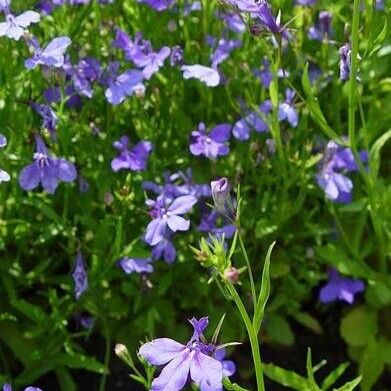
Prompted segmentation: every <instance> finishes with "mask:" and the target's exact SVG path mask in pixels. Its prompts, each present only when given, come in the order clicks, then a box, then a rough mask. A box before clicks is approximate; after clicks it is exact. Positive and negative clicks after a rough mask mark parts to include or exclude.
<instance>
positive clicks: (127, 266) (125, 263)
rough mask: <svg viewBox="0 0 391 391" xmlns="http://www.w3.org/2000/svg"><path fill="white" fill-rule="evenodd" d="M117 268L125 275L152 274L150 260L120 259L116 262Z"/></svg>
mask: <svg viewBox="0 0 391 391" xmlns="http://www.w3.org/2000/svg"><path fill="white" fill-rule="evenodd" d="M118 264H119V266H120V267H121V268H122V270H123V271H124V272H125V273H126V274H131V273H152V272H153V266H152V259H151V258H128V257H125V258H122V259H120V260H119V261H118Z"/></svg>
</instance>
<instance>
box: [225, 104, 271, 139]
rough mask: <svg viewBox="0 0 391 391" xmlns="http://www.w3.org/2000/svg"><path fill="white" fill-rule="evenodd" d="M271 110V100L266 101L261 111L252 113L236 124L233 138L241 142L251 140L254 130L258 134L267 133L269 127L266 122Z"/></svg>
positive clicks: (260, 108) (233, 129)
mask: <svg viewBox="0 0 391 391" xmlns="http://www.w3.org/2000/svg"><path fill="white" fill-rule="evenodd" d="M271 110H272V104H271V102H270V101H269V100H266V101H265V102H263V103H262V104H261V105H260V106H259V111H251V112H250V113H248V114H247V115H246V116H245V117H243V118H241V119H240V120H238V121H237V122H236V123H235V124H234V126H233V128H232V134H233V136H234V137H235V138H236V139H238V140H240V141H245V140H248V139H249V138H250V133H251V131H252V130H255V131H256V132H258V133H262V132H267V131H268V130H269V125H268V123H267V122H266V116H267V115H268V114H269V113H270V112H271Z"/></svg>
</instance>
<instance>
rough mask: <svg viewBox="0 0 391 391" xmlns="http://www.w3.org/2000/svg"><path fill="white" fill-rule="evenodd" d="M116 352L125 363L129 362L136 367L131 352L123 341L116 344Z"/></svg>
mask: <svg viewBox="0 0 391 391" xmlns="http://www.w3.org/2000/svg"><path fill="white" fill-rule="evenodd" d="M114 352H115V354H116V355H117V356H118V357H119V358H120V359H121V360H122V361H123V362H124V363H126V364H128V365H129V366H130V367H132V368H133V367H134V363H133V360H132V357H131V355H130V354H129V350H128V348H127V347H126V346H125V345H123V344H122V343H117V344H116V345H115V348H114Z"/></svg>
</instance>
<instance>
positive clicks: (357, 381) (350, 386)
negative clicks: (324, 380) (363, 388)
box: [334, 376, 361, 391]
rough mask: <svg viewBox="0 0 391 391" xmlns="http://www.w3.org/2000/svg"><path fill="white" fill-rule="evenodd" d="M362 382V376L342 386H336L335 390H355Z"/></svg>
mask: <svg viewBox="0 0 391 391" xmlns="http://www.w3.org/2000/svg"><path fill="white" fill-rule="evenodd" d="M360 382H361V376H359V377H357V378H356V379H354V380H352V381H350V382H348V383H346V384H344V385H343V386H342V387H340V388H334V391H353V390H354V389H355V388H356V387H357V386H358V385H359V384H360Z"/></svg>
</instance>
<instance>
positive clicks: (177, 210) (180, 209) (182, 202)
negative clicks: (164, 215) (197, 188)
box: [168, 195, 197, 215]
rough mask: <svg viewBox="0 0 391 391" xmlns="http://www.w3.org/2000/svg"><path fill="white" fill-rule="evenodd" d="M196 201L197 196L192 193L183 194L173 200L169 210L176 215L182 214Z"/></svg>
mask: <svg viewBox="0 0 391 391" xmlns="http://www.w3.org/2000/svg"><path fill="white" fill-rule="evenodd" d="M196 202H197V198H195V197H193V196H191V195H186V196H181V197H178V198H176V199H175V200H174V201H173V203H172V204H171V205H170V207H169V208H168V211H169V212H171V213H174V214H176V215H182V214H184V213H186V212H188V211H189V210H190V209H191V208H192V206H193V205H194V204H195V203H196Z"/></svg>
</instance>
